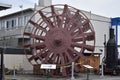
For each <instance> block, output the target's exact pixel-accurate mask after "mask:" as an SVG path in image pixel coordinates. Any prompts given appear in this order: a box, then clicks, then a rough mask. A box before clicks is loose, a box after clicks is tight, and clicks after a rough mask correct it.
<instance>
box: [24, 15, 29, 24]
mask: <svg viewBox="0 0 120 80" xmlns="http://www.w3.org/2000/svg"><path fill="white" fill-rule="evenodd" d="M29 19H30V16H29V15H26V16H25V17H24V25H26V24H27V22H28V20H29Z"/></svg>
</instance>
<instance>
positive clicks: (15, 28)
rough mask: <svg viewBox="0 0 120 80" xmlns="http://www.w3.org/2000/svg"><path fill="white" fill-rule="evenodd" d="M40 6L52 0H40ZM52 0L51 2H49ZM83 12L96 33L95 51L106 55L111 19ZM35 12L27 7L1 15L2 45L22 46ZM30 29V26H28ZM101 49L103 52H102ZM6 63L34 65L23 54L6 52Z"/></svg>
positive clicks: (7, 65)
mask: <svg viewBox="0 0 120 80" xmlns="http://www.w3.org/2000/svg"><path fill="white" fill-rule="evenodd" d="M39 1H40V2H39V6H37V7H36V10H37V9H40V8H43V7H44V6H48V5H51V0H47V1H46V0H39ZM49 1H50V2H49ZM82 12H83V13H84V14H85V15H86V16H87V17H88V18H89V19H90V21H91V22H92V25H93V27H94V30H95V35H96V44H95V45H96V47H95V51H94V53H102V56H103V55H104V41H105V37H104V35H106V41H107V40H108V38H109V28H110V26H111V19H110V18H108V17H104V16H100V15H96V14H93V13H91V12H87V11H83V10H82ZM33 13H34V9H31V8H29V9H25V10H22V11H19V12H15V13H12V14H8V15H5V16H1V17H0V46H5V47H15V48H20V49H21V46H22V35H23V31H24V27H25V25H26V23H27V21H28V20H29V19H30V17H31V15H32V14H33ZM28 29H30V28H28ZM27 40H28V41H29V39H26V41H27ZM101 49H102V50H103V52H101ZM4 64H5V67H7V68H10V69H11V68H13V66H14V65H17V68H20V67H22V68H24V69H25V70H31V69H32V66H31V65H30V64H29V62H28V61H27V59H26V56H25V55H23V54H17V53H16V54H5V55H4Z"/></svg>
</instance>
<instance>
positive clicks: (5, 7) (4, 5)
mask: <svg viewBox="0 0 120 80" xmlns="http://www.w3.org/2000/svg"><path fill="white" fill-rule="evenodd" d="M11 6H12V5H9V4H3V3H0V11H1V10H5V9H9V8H11Z"/></svg>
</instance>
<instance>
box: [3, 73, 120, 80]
mask: <svg viewBox="0 0 120 80" xmlns="http://www.w3.org/2000/svg"><path fill="white" fill-rule="evenodd" d="M86 76H87V75H86V74H79V76H77V77H75V80H87V79H86ZM13 78H15V79H13ZM5 80H71V77H69V78H46V77H43V76H36V75H16V76H15V77H14V76H13V75H5ZM89 80H120V75H119V76H111V75H105V76H103V77H101V75H94V74H90V75H89Z"/></svg>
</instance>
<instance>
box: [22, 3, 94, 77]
mask: <svg viewBox="0 0 120 80" xmlns="http://www.w3.org/2000/svg"><path fill="white" fill-rule="evenodd" d="M29 39H30V40H29ZM23 42H24V48H26V49H31V50H32V51H33V55H27V58H28V61H29V62H30V63H31V64H33V65H34V64H56V65H57V69H56V70H50V73H51V75H53V76H68V74H70V72H71V68H70V67H65V66H68V65H71V63H72V62H75V63H78V62H79V59H80V58H83V59H85V60H87V58H86V57H85V56H84V55H83V53H84V52H89V51H94V47H95V32H94V29H93V27H92V25H91V22H90V20H89V19H88V18H87V17H86V16H85V15H84V14H83V13H82V12H81V11H80V10H78V9H76V8H73V7H71V6H68V5H51V6H48V7H45V8H43V9H40V10H38V11H36V13H34V15H33V16H32V17H31V18H30V20H29V21H28V24H27V26H26V27H25V30H24V40H23ZM79 70H80V65H75V71H76V72H78V71H79Z"/></svg>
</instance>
